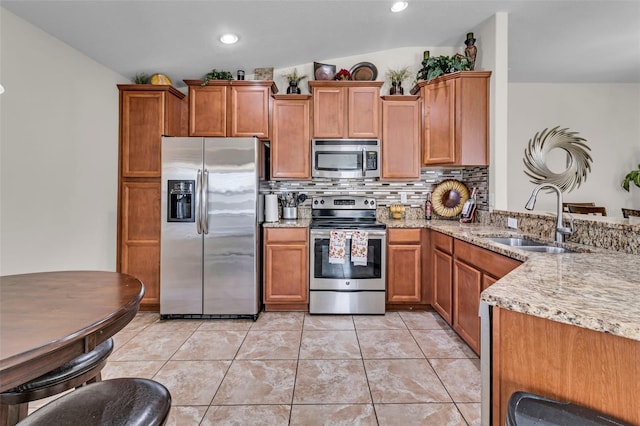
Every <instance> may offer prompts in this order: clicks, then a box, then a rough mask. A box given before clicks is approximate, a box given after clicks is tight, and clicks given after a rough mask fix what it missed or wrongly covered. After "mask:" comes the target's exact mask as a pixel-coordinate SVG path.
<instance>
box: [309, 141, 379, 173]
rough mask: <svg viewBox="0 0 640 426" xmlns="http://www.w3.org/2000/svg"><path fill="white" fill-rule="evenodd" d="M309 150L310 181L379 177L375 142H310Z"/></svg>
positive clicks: (377, 153) (377, 147) (377, 145)
mask: <svg viewBox="0 0 640 426" xmlns="http://www.w3.org/2000/svg"><path fill="white" fill-rule="evenodd" d="M311 146H312V151H311V164H312V169H311V176H312V177H327V178H377V177H380V166H381V164H382V163H381V162H380V141H379V140H377V139H313V140H312V145H311Z"/></svg>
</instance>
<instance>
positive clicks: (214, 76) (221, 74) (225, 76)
mask: <svg viewBox="0 0 640 426" xmlns="http://www.w3.org/2000/svg"><path fill="white" fill-rule="evenodd" d="M211 80H233V75H232V74H231V73H230V72H229V71H218V70H216V69H215V68H214V69H213V70H211V72H209V73H207V74H206V75H205V76H204V77H203V78H202V86H206V85H207V84H209V81H211Z"/></svg>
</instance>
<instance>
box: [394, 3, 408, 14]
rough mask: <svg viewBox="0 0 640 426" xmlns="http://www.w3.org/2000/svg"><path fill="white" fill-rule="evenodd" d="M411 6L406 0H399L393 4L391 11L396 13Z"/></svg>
mask: <svg viewBox="0 0 640 426" xmlns="http://www.w3.org/2000/svg"><path fill="white" fill-rule="evenodd" d="M407 6H409V3H408V2H406V1H397V2H395V3H394V4H393V6H391V11H392V12H394V13H398V12H402V11H403V10H405V9H406V8H407Z"/></svg>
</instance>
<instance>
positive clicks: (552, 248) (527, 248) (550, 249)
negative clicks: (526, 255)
mask: <svg viewBox="0 0 640 426" xmlns="http://www.w3.org/2000/svg"><path fill="white" fill-rule="evenodd" d="M518 248H519V249H520V250H525V251H535V252H538V253H575V251H573V250H569V249H566V248H564V247H555V246H520V247H518Z"/></svg>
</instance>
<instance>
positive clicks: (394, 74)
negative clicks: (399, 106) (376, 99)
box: [386, 67, 409, 95]
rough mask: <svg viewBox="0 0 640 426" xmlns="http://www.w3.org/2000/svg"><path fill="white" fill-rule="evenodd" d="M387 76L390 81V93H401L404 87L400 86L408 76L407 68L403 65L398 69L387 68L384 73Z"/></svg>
mask: <svg viewBox="0 0 640 426" xmlns="http://www.w3.org/2000/svg"><path fill="white" fill-rule="evenodd" d="M386 76H387V78H388V79H389V80H390V81H391V89H389V94H390V95H395V94H398V95H402V94H404V89H403V88H402V82H403V81H404V80H406V79H407V77H409V68H408V67H404V68H401V69H399V70H389V71H387V74H386Z"/></svg>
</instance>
